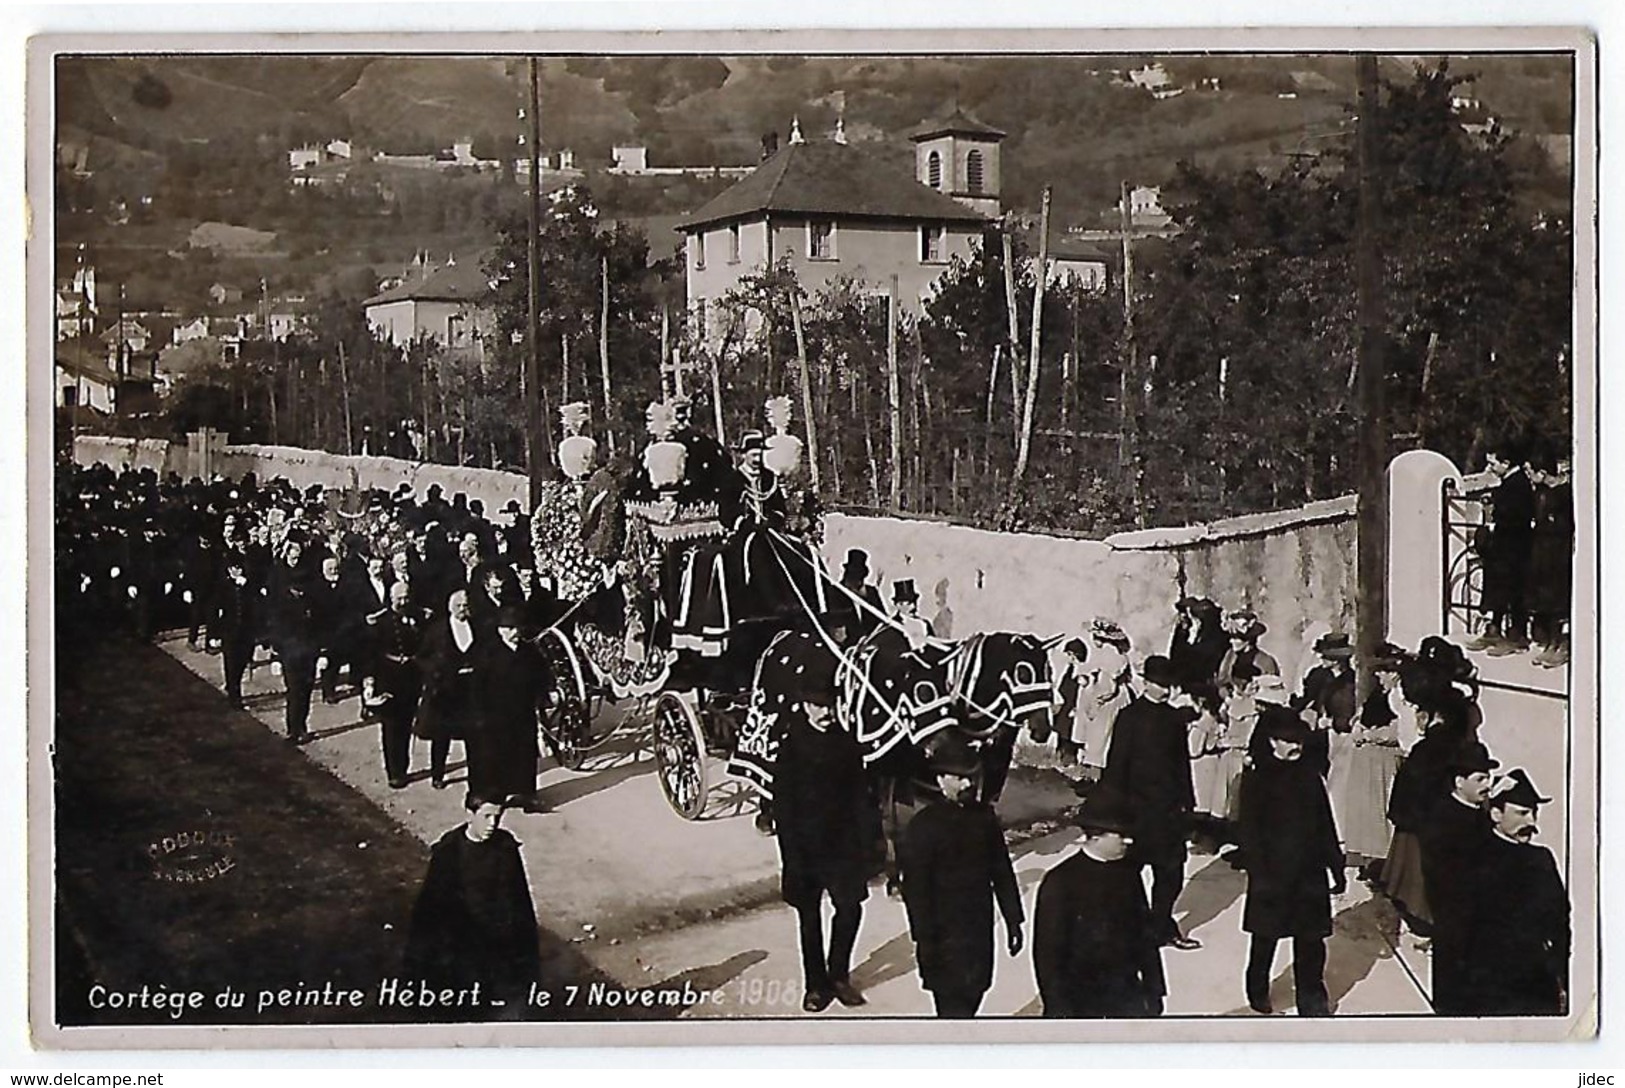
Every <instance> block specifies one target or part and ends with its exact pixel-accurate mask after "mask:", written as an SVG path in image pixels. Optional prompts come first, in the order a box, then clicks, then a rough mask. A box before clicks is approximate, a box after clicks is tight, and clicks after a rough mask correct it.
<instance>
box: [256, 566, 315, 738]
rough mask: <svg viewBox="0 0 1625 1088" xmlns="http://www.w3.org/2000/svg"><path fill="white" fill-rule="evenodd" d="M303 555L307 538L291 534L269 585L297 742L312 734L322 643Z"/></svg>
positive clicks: (276, 643) (288, 712)
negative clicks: (312, 705) (312, 704)
mask: <svg viewBox="0 0 1625 1088" xmlns="http://www.w3.org/2000/svg"><path fill="white" fill-rule="evenodd" d="M304 554H305V544H304V540H303V539H302V538H300V537H297V536H290V537H289V538H288V540H287V541H286V543H284V544H283V546H282V558H281V559H280V560H279V561H278V562H277V563H276V564H275V566H273V567H272V569H271V577H270V579H269V584H268V587H267V588H268V591H269V595H270V611H271V638H272V642H273V645H274V646H275V647H276V654H277V661H278V662H279V663H280V664H281V667H282V682H283V684H284V685H285V686H286V688H287V703H286V707H285V713H286V723H287V740H288V741H290V742H291V743H294V744H305V743H307V742H309V741H310V739H311V734H310V730H309V728H308V724H309V721H310V696H311V693H312V691H313V690H314V689H315V687H316V658H317V656H318V654H319V650H320V647H321V637H320V634H319V632H318V629H317V622H316V619H317V618H316V612H315V610H314V608H313V605H314V602H315V591H314V587H313V586H312V585H311V578H310V574H309V570H308V568H307V566H306V564H305V562H304Z"/></svg>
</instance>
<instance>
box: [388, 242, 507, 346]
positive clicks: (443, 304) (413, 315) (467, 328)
mask: <svg viewBox="0 0 1625 1088" xmlns="http://www.w3.org/2000/svg"><path fill="white" fill-rule="evenodd" d="M490 295H491V284H490V283H489V282H488V281H487V280H486V278H485V276H484V275H482V274H481V273H480V271H479V269H478V268H477V267H475V265H473V264H462V265H459V264H457V263H456V262H455V261H448V262H447V263H446V264H445V265H444V266H442V267H441V268H438V269H433V270H429V269H425V270H423V271H422V272H420V273H419V274H417V275H414V276H412V277H410V278H408V279H407V280H406V281H404V282H402V283H400V284H397V285H396V286H394V287H391V288H389V289H388V290H385V291H382V292H380V293H378V294H376V295H374V296H373V297H372V298H369V299H368V300H367V301H366V303H365V304H364V305H365V306H366V314H367V324H368V325H369V326H370V327H371V328H372V330H373V332H374V333H375V334H377V335H379V336H382V337H383V338H384V339H386V340H388V341H389V342H390V343H391V344H394V345H396V346H397V347H405V346H407V345H408V344H411V343H413V342H415V341H419V340H427V339H433V340H435V341H436V342H437V343H439V344H442V345H444V346H445V347H447V348H450V349H452V350H453V351H471V352H474V353H475V354H477V355H483V354H484V341H485V338H486V336H488V335H489V334H490V333H491V332H492V331H494V329H495V323H496V322H495V315H494V314H493V313H492V311H491V309H490V307H489V305H488V303H489V299H490Z"/></svg>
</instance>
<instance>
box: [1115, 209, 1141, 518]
mask: <svg viewBox="0 0 1625 1088" xmlns="http://www.w3.org/2000/svg"><path fill="white" fill-rule="evenodd" d="M1121 191H1122V204H1121V215H1122V222H1123V335H1124V338H1125V339H1126V341H1127V348H1126V351H1127V358H1126V359H1125V360H1124V361H1123V369H1122V375H1121V379H1120V381H1119V392H1118V398H1119V401H1120V403H1119V404H1118V411H1119V413H1120V421H1119V438H1118V463H1119V464H1120V465H1123V466H1125V467H1126V468H1127V470H1128V473H1129V480H1130V485H1131V487H1132V489H1133V493H1134V523H1135V525H1136V526H1137V527H1139V528H1141V529H1143V528H1145V494H1144V491H1143V484H1144V476H1145V472H1144V467H1143V464H1142V461H1141V453H1140V413H1139V411H1138V409H1137V408H1136V405H1138V404H1139V403H1140V398H1141V393H1140V385H1139V369H1140V368H1139V350H1140V348H1139V343H1138V341H1137V340H1136V338H1135V335H1134V246H1133V244H1132V240H1133V233H1134V216H1133V212H1132V210H1131V208H1130V206H1129V198H1128V182H1126V181H1125V182H1123V183H1122V186H1121Z"/></svg>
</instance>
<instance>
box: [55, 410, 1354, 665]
mask: <svg viewBox="0 0 1625 1088" xmlns="http://www.w3.org/2000/svg"><path fill="white" fill-rule="evenodd" d="M74 450H75V458H76V459H77V460H78V461H79V462H80V463H81V464H88V463H93V462H96V461H103V462H105V463H107V464H110V465H113V466H115V467H125V466H130V465H133V466H135V467H151V468H156V469H159V470H160V471H174V472H179V473H182V474H183V475H184V474H185V462H186V448H185V447H184V446H176V447H175V448H174V449H169V448H168V443H164V442H161V441H158V442H155V441H151V440H142V441H139V442H138V441H136V440H133V439H122V438H103V437H99V436H80V437H79V439H78V440H77V443H76V445H75V447H74ZM219 465H220V469H219V470H220V471H222V472H224V473H225V474H226V475H228V476H232V477H237V476H241V475H242V474H244V473H246V472H250V471H252V472H254V473H256V474H257V475H258V476H259V477H260V478H261V479H269V478H271V477H274V476H285V477H287V478H288V479H289V480H291V481H293V482H294V483H295V484H297V485H299V486H300V487H305V486H308V485H310V484H313V483H320V484H322V485H324V486H327V487H358V486H359V487H367V488H370V487H380V488H384V489H385V490H389V491H393V490H394V489H395V487H396V486H397V485H399V484H400V483H402V482H407V483H411V484H412V485H413V487H414V489H415V490H416V491H417V493H418V494H420V495H421V494H422V493H423V492H424V491H425V490H426V489H427V488H428V486H429V485H430V484H433V483H438V484H440V486H441V487H442V488H444V489H445V492H446V494H448V495H454V494H456V493H457V492H459V491H461V492H465V493H466V494H467V495H468V496H469V497H470V498H471V499H472V498H478V499H481V500H482V501H483V502H484V503H485V506H486V509H487V510H492V511H495V510H499V509H501V507H502V506H503V504H505V503H506V502H507V501H508V500H509V499H518V500H519V501H520V502H521V503H525V499H526V490H527V489H526V481H525V478H524V477H523V476H520V475H516V474H513V473H504V472H495V471H492V470H489V469H476V468H455V467H452V466H448V465H429V464H418V463H416V462H412V461H402V460H396V459H393V458H386V457H349V456H344V455H340V454H332V453H324V452H321V451H315V450H302V449H292V448H288V447H280V446H251V445H242V446H227V447H225V448H224V450H223V452H222V453H221V454H220V457H219ZM848 548H863V549H865V550H866V551H868V553H869V555H870V563H869V565H870V569H871V570H872V571H873V573H874V577H875V580H876V582H877V583H878V584H879V585H880V586H881V590H882V595H883V596H885V597H887V598H888V599H889V597H890V583H891V582H892V581H894V580H897V579H902V578H912V579H913V580H914V583H915V585H916V587H917V588H918V590H919V593H920V598H921V602H920V603H921V607H920V611H921V614H922V615H924V616H925V617H926V618H928V619H932V620H933V621H935V623H936V625H937V628H938V631H939V633H941V634H943V635H946V636H948V637H960V636H963V635H967V634H970V633H973V632H976V631H989V630H1015V631H1032V632H1036V633H1038V634H1041V635H1046V636H1047V635H1056V634H1063V633H1064V634H1073V633H1078V632H1081V631H1082V630H1083V629H1084V628H1085V627H1086V626H1087V624H1088V623H1089V621H1090V620H1091V619H1093V618H1094V617H1096V616H1105V617H1108V618H1110V619H1112V620H1114V621H1116V622H1117V623H1119V624H1121V625H1122V627H1123V629H1124V630H1126V631H1127V632H1128V634H1129V637H1130V638H1131V639H1132V640H1133V642H1134V655H1133V656H1134V657H1135V658H1136V659H1138V658H1141V657H1143V656H1144V655H1145V654H1148V653H1153V652H1162V651H1163V650H1165V649H1166V645H1167V640H1168V637H1169V632H1170V630H1171V629H1172V624H1173V606H1174V601H1175V600H1176V599H1178V598H1179V596H1180V595H1181V594H1184V593H1190V594H1194V595H1197V596H1204V597H1210V598H1212V599H1213V600H1215V601H1217V602H1218V603H1219V604H1220V606H1221V607H1224V608H1233V607H1239V606H1247V607H1250V608H1252V609H1253V610H1254V611H1256V612H1257V613H1258V615H1259V617H1260V618H1261V619H1262V620H1263V621H1264V623H1265V624H1266V625H1267V626H1268V628H1269V630H1268V632H1267V633H1266V634H1265V636H1264V639H1263V645H1264V647H1265V649H1267V650H1269V651H1270V652H1271V653H1273V654H1275V655H1276V657H1277V658H1278V659H1279V660H1280V661H1281V665H1282V667H1283V669H1284V670H1287V671H1288V672H1291V671H1292V670H1295V668H1296V666H1297V664H1298V662H1299V660H1300V658H1301V657H1302V656H1303V647H1304V640H1305V636H1306V635H1308V636H1311V637H1312V636H1313V634H1316V633H1319V632H1320V631H1323V630H1327V629H1331V628H1337V629H1341V630H1351V626H1352V623H1353V618H1354V579H1355V521H1354V500H1353V498H1352V497H1348V498H1342V499H1334V500H1331V501H1328V502H1321V503H1314V504H1311V505H1309V506H1306V507H1302V508H1300V509H1296V510H1288V511H1282V512H1277V513H1270V514H1259V515H1252V516H1248V517H1241V518H1231V519H1227V520H1225V521H1220V522H1214V523H1211V524H1206V525H1193V526H1182V527H1179V528H1174V529H1151V530H1145V531H1142V532H1135V533H1121V534H1118V535H1116V536H1112V537H1108V538H1106V539H1105V540H1087V539H1080V538H1075V537H1063V536H1051V535H1045V534H1041V533H997V532H992V531H989V530H985V529H974V528H969V527H966V526H962V525H952V524H948V523H946V522H941V521H926V520H911V519H906V518H883V517H858V516H849V515H843V514H831V515H829V516H828V518H827V519H826V524H825V558H826V560H827V562H828V564H829V567H830V569H831V570H832V571H834V572H838V571H839V570H840V568H841V566H842V564H843V562H844V560H845V557H846V552H847V549H848ZM1289 679H1290V677H1289Z"/></svg>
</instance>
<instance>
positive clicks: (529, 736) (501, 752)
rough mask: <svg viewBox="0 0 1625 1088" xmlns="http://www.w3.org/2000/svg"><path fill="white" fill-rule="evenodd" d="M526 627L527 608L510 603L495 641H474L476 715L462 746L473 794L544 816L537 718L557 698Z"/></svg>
mask: <svg viewBox="0 0 1625 1088" xmlns="http://www.w3.org/2000/svg"><path fill="white" fill-rule="evenodd" d="M524 624H525V617H524V612H523V610H522V609H521V608H520V607H519V606H518V605H516V604H509V605H505V606H503V608H502V609H501V610H500V611H499V612H498V613H497V614H496V619H495V631H494V637H487V638H485V639H484V640H482V641H483V644H482V641H481V640H477V641H476V642H475V645H474V650H473V654H474V662H473V664H474V672H473V675H472V677H471V685H470V690H471V691H472V692H473V693H474V710H475V713H474V715H473V720H472V721H471V722H470V723H469V727H468V729H467V731H466V734H465V736H464V740H463V744H464V747H466V748H467V750H468V788H469V790H470V791H471V792H473V793H476V794H478V795H480V796H482V797H501V798H504V799H507V800H511V801H513V802H515V803H517V804H519V805H521V806H522V807H523V808H524V809H525V811H527V812H545V811H546V807H545V806H544V805H543V803H542V801H541V798H540V797H539V796H537V790H536V772H537V766H536V765H537V763H538V761H539V760H540V759H541V749H540V747H539V746H538V741H537V729H538V717H537V715H538V714H539V713H540V712H541V711H542V710H543V709H544V708H545V707H546V706H547V703H548V700H549V699H550V698H551V697H552V694H553V673H552V669H551V668H550V667H549V666H548V663H547V659H546V658H545V657H543V656H542V653H541V652H540V651H539V650H537V648H536V646H535V645H534V644H533V643H530V642H526V641H524V640H523V639H522V638H521V632H522V630H523V628H524Z"/></svg>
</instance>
